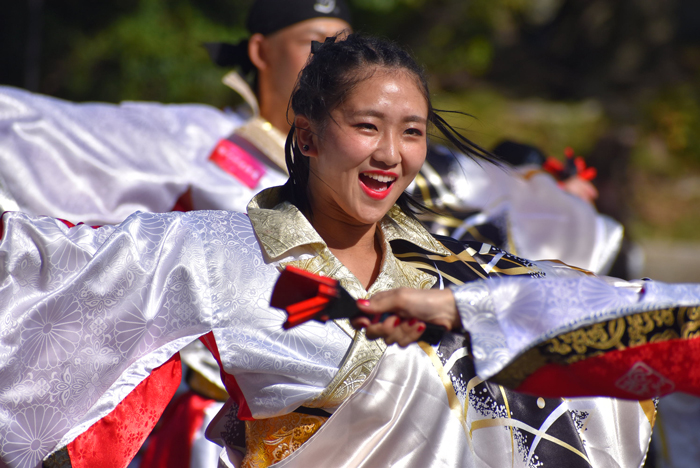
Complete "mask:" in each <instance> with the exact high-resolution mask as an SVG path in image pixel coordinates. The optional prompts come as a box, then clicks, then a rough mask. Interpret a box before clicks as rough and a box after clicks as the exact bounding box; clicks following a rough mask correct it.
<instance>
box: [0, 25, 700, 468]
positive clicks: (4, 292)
mask: <svg viewBox="0 0 700 468" xmlns="http://www.w3.org/2000/svg"><path fill="white" fill-rule="evenodd" d="M429 96H430V94H429V92H428V87H427V84H426V80H425V77H424V75H423V73H422V71H421V69H420V67H418V65H416V63H415V62H414V61H413V60H412V59H411V57H410V56H409V55H408V54H407V53H406V52H404V51H403V50H401V49H400V48H398V47H397V46H396V45H394V44H391V43H388V42H385V41H381V40H377V39H374V38H367V37H362V36H357V35H350V36H348V38H347V39H346V40H336V39H335V38H330V39H327V40H326V41H325V42H324V43H323V44H320V45H318V44H317V45H316V46H315V47H314V54H313V56H312V57H311V58H310V59H309V62H308V64H307V66H306V67H305V68H304V70H303V71H302V73H301V75H300V78H299V81H298V84H297V86H296V88H295V91H294V94H293V97H292V101H291V103H292V110H293V111H294V114H295V116H294V120H293V125H292V128H291V130H290V133H289V136H288V138H287V144H286V159H287V164H288V168H289V172H290V174H291V176H290V179H289V181H288V182H287V183H286V185H284V186H283V187H276V188H272V189H268V190H265V191H263V192H261V193H259V194H258V195H257V196H255V197H254V198H253V200H252V201H251V202H250V203H249V205H248V208H247V216H246V215H245V214H242V213H233V212H228V211H192V212H189V213H167V214H154V213H135V214H133V215H132V216H130V217H129V218H127V219H126V220H125V221H124V222H123V223H122V224H120V225H118V226H104V227H100V228H97V229H93V228H90V227H88V226H85V225H78V226H73V225H69V224H64V222H61V221H59V220H54V219H50V218H41V217H30V216H27V215H24V214H22V213H7V214H5V215H4V217H3V221H4V224H3V225H2V226H0V227H2V228H4V234H2V233H3V230H0V234H2V242H1V243H0V323H2V324H3V326H2V327H0V404H1V405H2V406H0V442H2V443H0V465H2V466H8V467H12V468H19V467H22V468H24V467H28V468H35V467H36V466H38V465H39V464H40V463H41V462H42V460H43V461H44V463H45V464H46V465H47V466H71V465H72V466H73V467H76V468H78V467H92V466H100V467H125V466H126V465H127V464H128V463H129V461H130V460H131V458H133V456H134V455H135V453H136V451H137V450H138V448H139V446H140V445H141V444H142V443H143V440H144V439H145V437H146V435H147V434H148V432H149V431H150V430H151V429H152V428H153V426H154V425H155V422H156V421H157V419H158V416H159V415H160V413H161V412H162V410H163V408H164V407H165V405H166V404H167V403H168V401H169V399H170V397H171V396H172V394H173V393H174V392H175V389H176V388H177V386H178V384H179V382H180V367H179V358H178V351H179V350H180V349H181V348H182V347H183V346H185V345H187V344H188V343H190V342H191V341H193V340H195V339H197V338H200V339H201V341H202V342H203V343H204V344H205V345H206V347H207V348H208V349H209V350H210V351H211V353H212V355H213V356H214V357H215V358H216V360H217V361H218V362H219V364H220V367H221V377H222V381H223V383H224V385H225V387H226V389H227V391H228V393H229V394H230V395H231V399H230V400H229V402H228V403H227V404H226V405H225V406H224V408H223V409H222V411H221V412H220V413H219V414H218V415H217V416H216V418H214V421H213V422H212V424H211V425H210V426H209V428H208V429H207V437H208V438H210V439H212V440H215V441H217V442H218V443H220V444H221V445H222V446H223V447H224V448H223V449H222V452H221V458H222V461H221V463H222V464H223V465H224V466H235V467H240V466H242V467H247V468H252V467H266V466H269V465H272V464H277V465H276V466H345V467H359V466H366V467H369V466H372V467H374V466H394V465H397V464H400V465H401V466H408V467H430V466H455V467H464V468H471V467H476V466H492V467H502V466H523V467H526V466H571V467H575V466H576V467H577V466H585V467H588V466H595V467H598V466H600V467H603V466H639V465H640V464H641V461H642V460H643V458H644V454H645V452H646V446H647V445H646V444H647V443H648V439H649V436H650V434H651V425H652V423H653V416H654V406H653V403H651V402H642V403H639V402H637V401H616V400H610V399H592V398H588V399H581V400H575V401H574V400H568V399H567V400H564V399H562V398H560V397H561V396H562V395H566V394H567V392H573V393H575V392H576V391H579V390H578V389H576V388H574V386H572V385H569V386H568V387H567V385H568V384H570V382H568V381H566V380H565V379H560V380H561V381H558V382H556V383H558V384H559V385H558V386H557V385H550V384H551V381H549V380H547V379H546V378H545V379H540V380H538V381H537V382H536V384H538V385H539V386H537V385H535V386H534V387H533V385H532V382H531V381H530V380H527V379H526V377H528V376H531V375H536V374H533V372H534V370H536V367H537V366H538V365H541V364H542V362H544V361H546V359H550V358H551V354H552V352H551V351H547V350H544V349H540V348H537V347H536V345H538V344H539V343H541V342H542V339H543V337H546V338H548V339H549V338H552V337H554V338H553V339H556V338H557V334H558V333H561V332H562V331H571V327H572V325H571V324H572V323H574V324H576V323H578V324H583V323H585V324H591V323H593V322H594V321H595V318H596V317H598V315H596V314H599V313H600V314H602V313H603V312H604V313H605V314H607V315H600V316H601V317H604V318H605V319H609V318H613V319H621V317H624V316H626V315H625V314H627V315H629V314H631V313H633V312H638V311H639V309H640V308H642V309H644V311H649V310H653V308H654V307H656V308H657V309H658V308H662V307H664V308H668V307H672V306H674V305H679V306H683V307H684V309H683V311H682V313H681V311H678V313H677V314H673V313H670V312H668V310H666V311H665V315H663V316H659V317H658V320H656V321H652V320H651V319H650V320H648V321H647V322H648V323H649V324H652V325H653V324H656V325H657V327H656V328H654V329H653V330H651V331H650V332H649V333H650V335H649V341H653V342H654V343H655V344H659V343H661V342H662V341H664V340H666V341H669V337H673V336H675V335H673V334H669V333H667V332H668V330H672V331H673V330H675V329H676V328H678V330H679V333H681V332H680V330H681V329H683V330H686V332H682V333H686V334H687V329H688V326H689V323H690V324H691V325H692V326H691V327H690V330H695V329H697V326H700V325H697V326H696V322H697V321H698V318H697V317H696V315H697V313H696V312H697V311H693V310H691V308H690V307H688V306H690V305H693V304H698V303H700V291H698V290H697V288H696V289H693V288H685V289H683V288H680V289H679V288H676V289H674V290H672V291H667V290H665V289H664V288H663V287H661V288H659V287H656V288H654V287H652V286H648V285H645V288H647V290H648V291H651V292H652V293H651V294H650V295H649V296H648V300H641V299H639V293H638V289H639V288H638V287H637V289H633V288H634V287H635V285H630V284H626V283H625V284H623V286H625V287H614V286H612V285H609V284H607V283H605V282H603V281H601V280H598V279H596V278H589V277H588V274H587V273H586V272H582V271H580V270H577V269H573V268H568V267H566V266H563V265H561V264H552V263H547V262H531V261H527V260H523V259H520V258H517V257H515V256H513V255H510V254H508V253H506V252H503V251H501V250H499V249H496V248H494V247H491V246H489V245H485V244H481V243H476V242H460V241H455V240H454V239H449V238H446V237H436V236H432V235H431V234H429V233H428V232H427V231H426V230H425V228H424V227H423V226H422V225H421V224H420V223H419V222H418V221H417V220H416V219H415V218H414V217H413V209H415V208H416V205H415V204H412V202H411V200H410V198H408V197H407V196H406V195H405V194H404V192H403V191H404V189H405V188H406V187H407V186H408V184H410V183H411V181H412V180H413V177H414V176H415V174H416V172H417V171H418V169H419V168H420V166H421V163H422V162H423V159H424V157H425V152H426V139H427V134H428V131H429V130H430V128H431V127H432V128H435V129H437V130H438V131H440V132H441V133H443V134H444V135H445V136H446V138H448V139H449V140H450V141H452V142H453V144H454V145H455V146H457V147H458V148H459V149H460V150H461V151H464V152H467V153H469V154H472V155H474V154H477V155H478V154H481V155H482V157H484V158H486V159H488V158H489V155H488V154H487V153H484V152H483V151H481V152H480V150H479V148H478V146H476V145H474V144H473V143H471V142H470V141H469V140H467V139H465V138H463V137H461V136H460V135H459V134H458V133H456V132H454V131H453V130H452V129H451V128H449V127H448V126H446V124H445V123H444V121H442V119H441V118H440V117H439V116H438V115H437V114H436V113H435V111H434V110H433V108H432V106H431V103H430V99H429ZM287 265H292V266H296V267H298V268H302V269H304V270H306V271H308V272H311V273H315V274H320V275H325V276H328V277H331V278H334V279H336V280H338V281H339V283H340V284H341V285H342V286H343V287H344V288H345V289H346V290H347V291H348V292H349V293H350V295H351V296H352V297H353V298H355V299H357V300H364V301H367V300H368V299H370V298H372V297H373V296H375V297H376V298H377V300H378V301H379V302H378V301H377V300H373V301H372V303H371V305H370V306H366V307H368V308H367V310H368V311H374V312H376V311H377V308H378V307H379V306H378V303H380V302H381V301H382V300H385V299H386V298H387V297H389V298H390V297H391V294H392V293H386V294H389V296H387V295H386V294H385V295H382V294H381V293H382V292H386V291H393V290H398V292H397V293H393V294H394V295H398V296H399V298H402V299H401V301H399V302H403V303H404V305H405V304H412V303H415V304H417V305H420V307H422V308H425V309H428V310H429V311H434V309H435V308H436V307H442V304H443V300H442V299H444V298H445V297H447V298H448V299H450V300H449V301H447V302H448V303H449V304H450V305H451V306H452V308H451V310H450V311H451V312H453V313H456V312H459V313H460V315H461V317H462V318H461V322H462V324H463V325H464V327H465V328H466V329H467V331H468V332H469V333H470V334H471V335H469V334H467V335H465V336H463V335H448V336H446V337H445V338H444V339H443V340H442V341H441V342H440V343H439V345H437V346H435V347H431V346H428V345H426V344H424V343H422V344H420V345H412V346H409V347H408V348H407V349H406V350H402V349H397V347H395V346H392V347H387V344H386V342H384V341H381V340H377V341H371V340H368V339H367V336H366V334H365V332H364V331H362V330H360V331H357V332H356V331H355V330H354V329H353V328H352V327H351V326H350V324H349V322H348V321H347V320H337V321H333V322H328V323H325V324H321V323H317V322H313V323H306V324H303V325H301V326H299V327H296V328H293V329H291V330H284V329H283V327H282V324H283V322H284V321H285V319H286V317H285V315H284V314H283V313H282V312H280V311H279V310H276V309H273V308H271V307H270V306H269V298H270V294H271V290H272V287H273V285H274V283H275V281H276V280H277V278H278V276H279V272H280V270H282V269H283V268H284V267H286V266H287ZM516 276H517V277H519V278H513V277H516ZM561 276H563V277H564V278H563V279H562V278H560V277H561ZM500 277H505V278H500ZM513 280H515V281H513ZM558 280H561V281H558ZM464 283H468V284H464ZM448 286H453V287H455V288H457V287H458V286H459V288H457V289H455V295H454V298H453V297H452V292H451V291H450V290H449V289H445V288H446V287H448ZM401 288H403V289H401ZM430 288H435V289H438V290H441V291H436V293H438V294H439V295H440V296H439V297H440V300H435V299H434V298H435V295H434V294H433V295H430V294H429V293H430V292H425V291H423V292H421V291H416V290H419V289H430ZM406 291H410V292H412V293H415V294H417V295H416V296H414V295H407V294H406V293H405V292H406ZM382 298H384V299H382ZM425 298H429V300H428V301H427V302H426V301H425V300H424V299H425ZM430 298H433V299H430ZM455 298H456V302H455ZM431 301H432V302H431ZM450 301H451V302H450ZM693 301H695V302H693ZM455 309H457V310H455ZM387 310H394V311H395V308H391V307H390V308H387ZM413 312H414V315H419V314H415V311H413ZM438 312H439V311H438ZM584 312H585V313H587V314H590V315H584ZM499 314H500V315H499ZM453 315H454V314H453ZM419 316H420V317H421V318H426V319H427V318H431V319H432V318H434V314H433V315H430V314H428V315H426V316H423V315H419ZM446 317H451V316H449V314H448V315H446ZM568 319H571V320H574V322H567V321H566V320H568ZM576 320H578V322H576ZM640 320H641V319H640ZM674 320H675V321H676V322H677V323H676V322H674ZM447 321H448V322H447V324H448V325H450V326H451V325H453V322H452V321H454V325H457V323H456V322H458V321H459V320H458V319H457V318H455V317H451V318H448V319H447ZM647 322H645V323H647ZM630 323H632V322H630ZM635 323H636V322H635ZM676 325H679V326H678V327H676V328H674V327H675V326H676ZM383 326H384V327H385V328H390V329H392V330H398V331H400V333H399V334H400V335H401V336H407V337H415V336H418V335H419V334H420V332H421V331H422V327H423V325H422V324H421V323H420V322H416V321H410V320H407V321H404V322H400V321H398V320H396V318H391V319H388V320H387V321H385V322H384V324H383ZM567 327H568V328H567ZM620 327H622V325H620V324H619V323H618V324H617V328H615V330H619V329H620ZM647 329H648V327H646V326H645V328H644V330H647ZM639 330H640V329H639V327H632V325H630V331H629V333H628V334H627V335H624V334H623V335H619V334H615V337H617V338H619V340H618V341H614V340H612V339H611V340H607V341H606V343H607V342H610V343H608V346H610V347H612V349H616V348H615V347H616V346H618V347H619V346H622V347H624V346H625V344H624V343H627V344H630V343H631V342H632V340H633V339H634V340H636V341H639V340H640V339H641V338H640V337H639V336H638V335H639V333H641V332H640V331H639ZM372 331H373V332H375V330H372ZM384 331H386V330H384ZM656 331H658V332H659V333H658V334H655V335H653V336H652V335H651V333H652V332H654V333H655V332H656ZM379 332H381V330H380V331H379ZM379 332H377V334H380V333H379ZM594 332H595V330H593V331H592V332H591V335H590V336H591V338H590V339H591V340H594V339H595V337H600V335H601V333H600V330H598V332H599V333H598V334H595V333H594ZM674 333H675V331H674ZM618 335H619V336H618ZM657 335H658V336H657ZM386 336H389V335H386ZM397 336H398V335H397ZM577 336H578V335H577ZM606 336H607V335H606ZM470 339H471V341H470ZM538 340H539V341H538ZM390 341H391V340H390ZM571 343H572V338H571V337H562V338H561V340H560V342H559V345H558V347H557V348H556V349H558V350H560V351H561V352H562V353H564V355H565V356H563V357H561V358H560V360H565V359H571V360H573V361H576V360H577V359H578V358H579V357H580V356H579V355H578V354H577V353H578V351H576V352H575V350H579V349H581V347H583V349H584V351H585V350H586V349H587V348H586V344H587V343H588V341H586V342H585V343H578V342H576V344H572V345H571V346H569V344H571ZM664 343H665V342H664ZM661 344H663V343H661ZM590 349H591V351H590V352H589V354H590V356H594V357H596V358H597V357H599V354H600V353H601V352H603V351H601V348H600V347H599V343H592V344H590ZM472 350H473V352H472ZM531 351H533V352H535V354H534V357H533V354H532V353H531ZM584 351H581V352H580V353H579V354H581V353H583V354H584V358H585V357H588V356H589V355H588V354H585V353H584ZM547 352H549V354H547ZM537 353H540V354H537ZM542 356H545V357H542ZM541 357H542V358H541ZM540 358H541V359H540ZM567 362H568V361H567ZM586 362H588V361H586ZM620 362H622V361H620ZM625 362H626V361H625ZM513 363H515V364H513ZM645 366H646V367H645ZM545 367H546V366H545ZM668 367H672V366H670V365H669V366H668ZM676 367H678V366H676ZM477 370H478V371H479V372H480V375H479V376H477V374H476V371H477ZM618 370H619V371H620V372H621V373H622V374H621V375H622V377H620V378H619V381H618V380H615V381H616V382H619V385H618V386H619V387H620V389H621V390H620V389H617V390H616V389H615V388H613V389H610V388H604V391H605V392H607V393H608V394H610V393H614V391H618V393H620V394H621V395H622V396H625V397H627V398H643V397H644V398H646V397H649V396H650V395H653V394H658V393H665V392H669V391H672V390H673V389H674V388H679V389H683V390H689V391H697V388H696V387H692V386H688V387H682V386H681V385H680V384H677V386H676V387H674V383H673V382H671V381H670V379H669V378H666V377H664V376H663V375H662V374H661V373H659V372H657V371H655V370H654V369H653V368H651V367H649V366H648V365H646V364H645V365H644V366H641V367H640V366H632V369H631V370H630V369H626V368H621V370H620V369H618ZM628 370H629V372H628ZM616 371H617V370H616ZM549 375H550V376H551V374H549ZM556 375H559V374H556ZM491 377H498V378H499V379H500V380H499V382H501V381H502V382H503V383H505V384H508V385H512V386H513V387H517V386H519V385H520V384H522V383H523V380H525V384H524V385H525V387H527V385H530V386H529V387H527V388H530V389H532V388H537V389H545V390H547V393H546V396H548V398H546V399H545V398H537V397H531V396H525V395H521V394H517V393H515V392H513V391H510V390H508V389H506V388H504V387H503V386H501V385H498V384H496V383H493V382H491V381H488V380H486V379H488V378H491ZM545 377H546V376H545ZM608 377H609V376H608ZM645 379H646V380H650V379H651V380H652V383H654V382H656V383H657V385H646V386H645V385H643V384H644V383H645V382H646V380H645ZM653 379H656V380H653ZM590 380H596V379H590ZM76 382H77V383H78V384H76ZM538 382H539V383H538ZM542 382H544V385H543V384H542ZM562 382H563V383H564V384H567V385H563V384H562ZM640 382H641V383H640ZM360 387H362V390H361V391H358V390H359V389H360ZM572 389H573V390H572ZM583 394H586V395H590V393H583ZM591 418H593V419H591ZM589 422H590V424H589ZM18 434H19V435H18ZM619 434H624V436H625V441H626V443H625V444H619V445H615V446H612V447H611V443H610V441H611V440H614V441H617V440H619Z"/></svg>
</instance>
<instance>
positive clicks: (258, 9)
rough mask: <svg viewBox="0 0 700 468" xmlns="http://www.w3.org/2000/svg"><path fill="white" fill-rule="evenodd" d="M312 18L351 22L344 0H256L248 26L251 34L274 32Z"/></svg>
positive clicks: (250, 13) (251, 9)
mask: <svg viewBox="0 0 700 468" xmlns="http://www.w3.org/2000/svg"><path fill="white" fill-rule="evenodd" d="M312 18H338V19H341V20H343V21H345V22H347V23H348V24H350V9H349V8H348V6H347V4H346V3H345V1H344V0H256V2H255V3H253V6H252V7H251V8H250V12H249V13H248V21H246V26H247V27H248V31H250V33H251V34H255V33H260V34H262V35H267V34H272V33H274V32H276V31H279V30H280V29H283V28H286V27H287V26H291V25H293V24H296V23H300V22H301V21H305V20H308V19H312Z"/></svg>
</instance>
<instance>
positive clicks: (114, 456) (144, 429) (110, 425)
mask: <svg viewBox="0 0 700 468" xmlns="http://www.w3.org/2000/svg"><path fill="white" fill-rule="evenodd" d="M181 378H182V365H181V364H180V354H179V353H178V354H175V355H174V356H173V357H172V358H170V359H169V360H168V362H166V363H165V364H163V365H162V366H160V367H158V368H157V369H153V371H152V372H151V375H150V376H148V377H147V378H146V380H144V381H143V382H141V383H140V384H139V385H138V386H137V387H136V388H135V389H134V390H132V391H131V393H129V395H128V396H127V397H126V398H125V399H124V400H122V401H121V403H119V404H118V405H117V407H116V408H114V410H113V411H112V412H111V413H109V414H108V415H107V416H105V417H104V418H102V419H100V420H99V421H97V422H96V423H95V424H93V425H92V426H91V427H90V429H88V430H87V431H85V432H84V433H82V434H81V435H79V436H78V438H76V439H75V440H74V441H73V442H71V443H70V444H68V454H69V455H70V459H71V464H72V466H73V467H74V468H95V467H100V468H125V467H126V466H127V465H128V464H129V462H131V460H132V459H133V458H134V456H135V455H136V453H137V452H138V450H139V448H141V445H143V442H144V440H146V437H147V436H148V434H149V433H150V432H151V430H152V429H153V427H154V426H155V425H156V423H157V422H158V418H160V415H161V414H162V413H163V410H164V409H165V407H166V406H167V404H168V402H169V401H170V399H171V398H172V397H173V395H174V394H175V390H177V387H178V386H179V385H180V379H181Z"/></svg>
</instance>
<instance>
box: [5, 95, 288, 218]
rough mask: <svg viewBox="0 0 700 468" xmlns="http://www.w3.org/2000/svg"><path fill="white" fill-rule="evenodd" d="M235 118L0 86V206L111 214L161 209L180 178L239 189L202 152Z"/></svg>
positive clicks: (63, 214) (70, 214)
mask: <svg viewBox="0 0 700 468" xmlns="http://www.w3.org/2000/svg"><path fill="white" fill-rule="evenodd" d="M241 123H242V120H241V119H240V118H239V117H238V116H236V115H235V114H234V115H231V114H225V113H224V112H221V111H220V110H218V109H216V108H213V107H210V106H205V105H198V104H178V105H173V104H171V105H167V104H160V103H136V102H125V103H122V104H120V105H114V104H106V103H81V104H78V103H72V102H68V101H63V100H60V99H56V98H52V97H48V96H42V95H40V94H34V93H30V92H28V91H25V90H22V89H18V88H12V87H6V86H0V203H2V205H0V211H6V210H15V209H19V210H22V211H25V212H28V213H31V214H37V215H50V216H55V217H59V218H63V219H68V220H71V221H72V222H75V223H77V222H85V223H87V224H113V223H119V222H121V221H122V220H124V219H125V218H126V217H127V216H128V215H130V214H131V213H133V212H134V211H139V210H141V211H153V212H165V211H170V210H171V209H172V208H173V206H174V205H175V202H176V201H177V199H178V197H179V196H180V195H181V194H182V193H183V192H185V191H186V190H187V189H188V187H195V188H198V189H199V190H200V191H202V192H203V193H208V192H215V193H218V192H221V193H222V196H223V195H229V196H231V195H233V196H237V195H239V192H241V194H240V195H241V196H245V195H247V193H242V192H245V190H243V189H242V188H241V189H240V190H238V191H236V188H237V187H239V188H240V187H241V186H242V184H240V183H238V182H237V181H236V179H234V178H233V177H232V176H230V175H229V174H226V173H225V172H223V171H222V170H221V169H219V168H218V167H217V166H216V165H214V164H213V163H211V162H210V161H208V157H209V155H210V153H211V151H212V149H213V148H214V146H215V145H216V143H217V142H218V141H219V140H220V139H221V138H225V137H226V136H227V135H228V134H230V133H231V131H233V129H234V128H236V127H237V126H238V125H240V124H241ZM273 182H274V181H270V182H269V183H273ZM245 189H247V187H245ZM3 192H5V196H3ZM8 195H9V196H8ZM249 198H250V197H249V196H248V197H247V198H246V200H245V201H243V202H240V201H238V204H237V206H235V207H233V208H237V209H239V210H243V209H244V208H245V202H247V200H248V199H249ZM216 208H221V207H219V206H217V207H216ZM226 208H231V207H226Z"/></svg>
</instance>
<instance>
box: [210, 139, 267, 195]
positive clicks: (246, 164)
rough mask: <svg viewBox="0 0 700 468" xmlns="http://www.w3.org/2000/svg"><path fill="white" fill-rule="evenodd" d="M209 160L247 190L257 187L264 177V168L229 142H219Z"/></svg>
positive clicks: (252, 157)
mask: <svg viewBox="0 0 700 468" xmlns="http://www.w3.org/2000/svg"><path fill="white" fill-rule="evenodd" d="M209 159H210V160H211V161H212V162H214V163H215V164H216V165H217V166H219V167H220V168H221V169H223V170H224V171H226V172H228V173H229V174H231V175H232V176H234V177H235V178H236V179H238V180H240V181H241V182H243V183H244V184H245V185H247V186H248V187H249V188H255V187H257V185H258V182H260V179H261V178H262V176H264V175H265V166H264V165H263V164H262V163H261V162H260V161H258V160H257V159H256V158H255V156H253V155H251V154H249V153H248V152H247V151H246V150H245V149H243V148H241V147H240V146H239V145H237V144H235V143H233V142H232V141H229V140H220V141H219V143H218V144H217V145H216V148H214V151H212V153H211V155H210V156H209Z"/></svg>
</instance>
